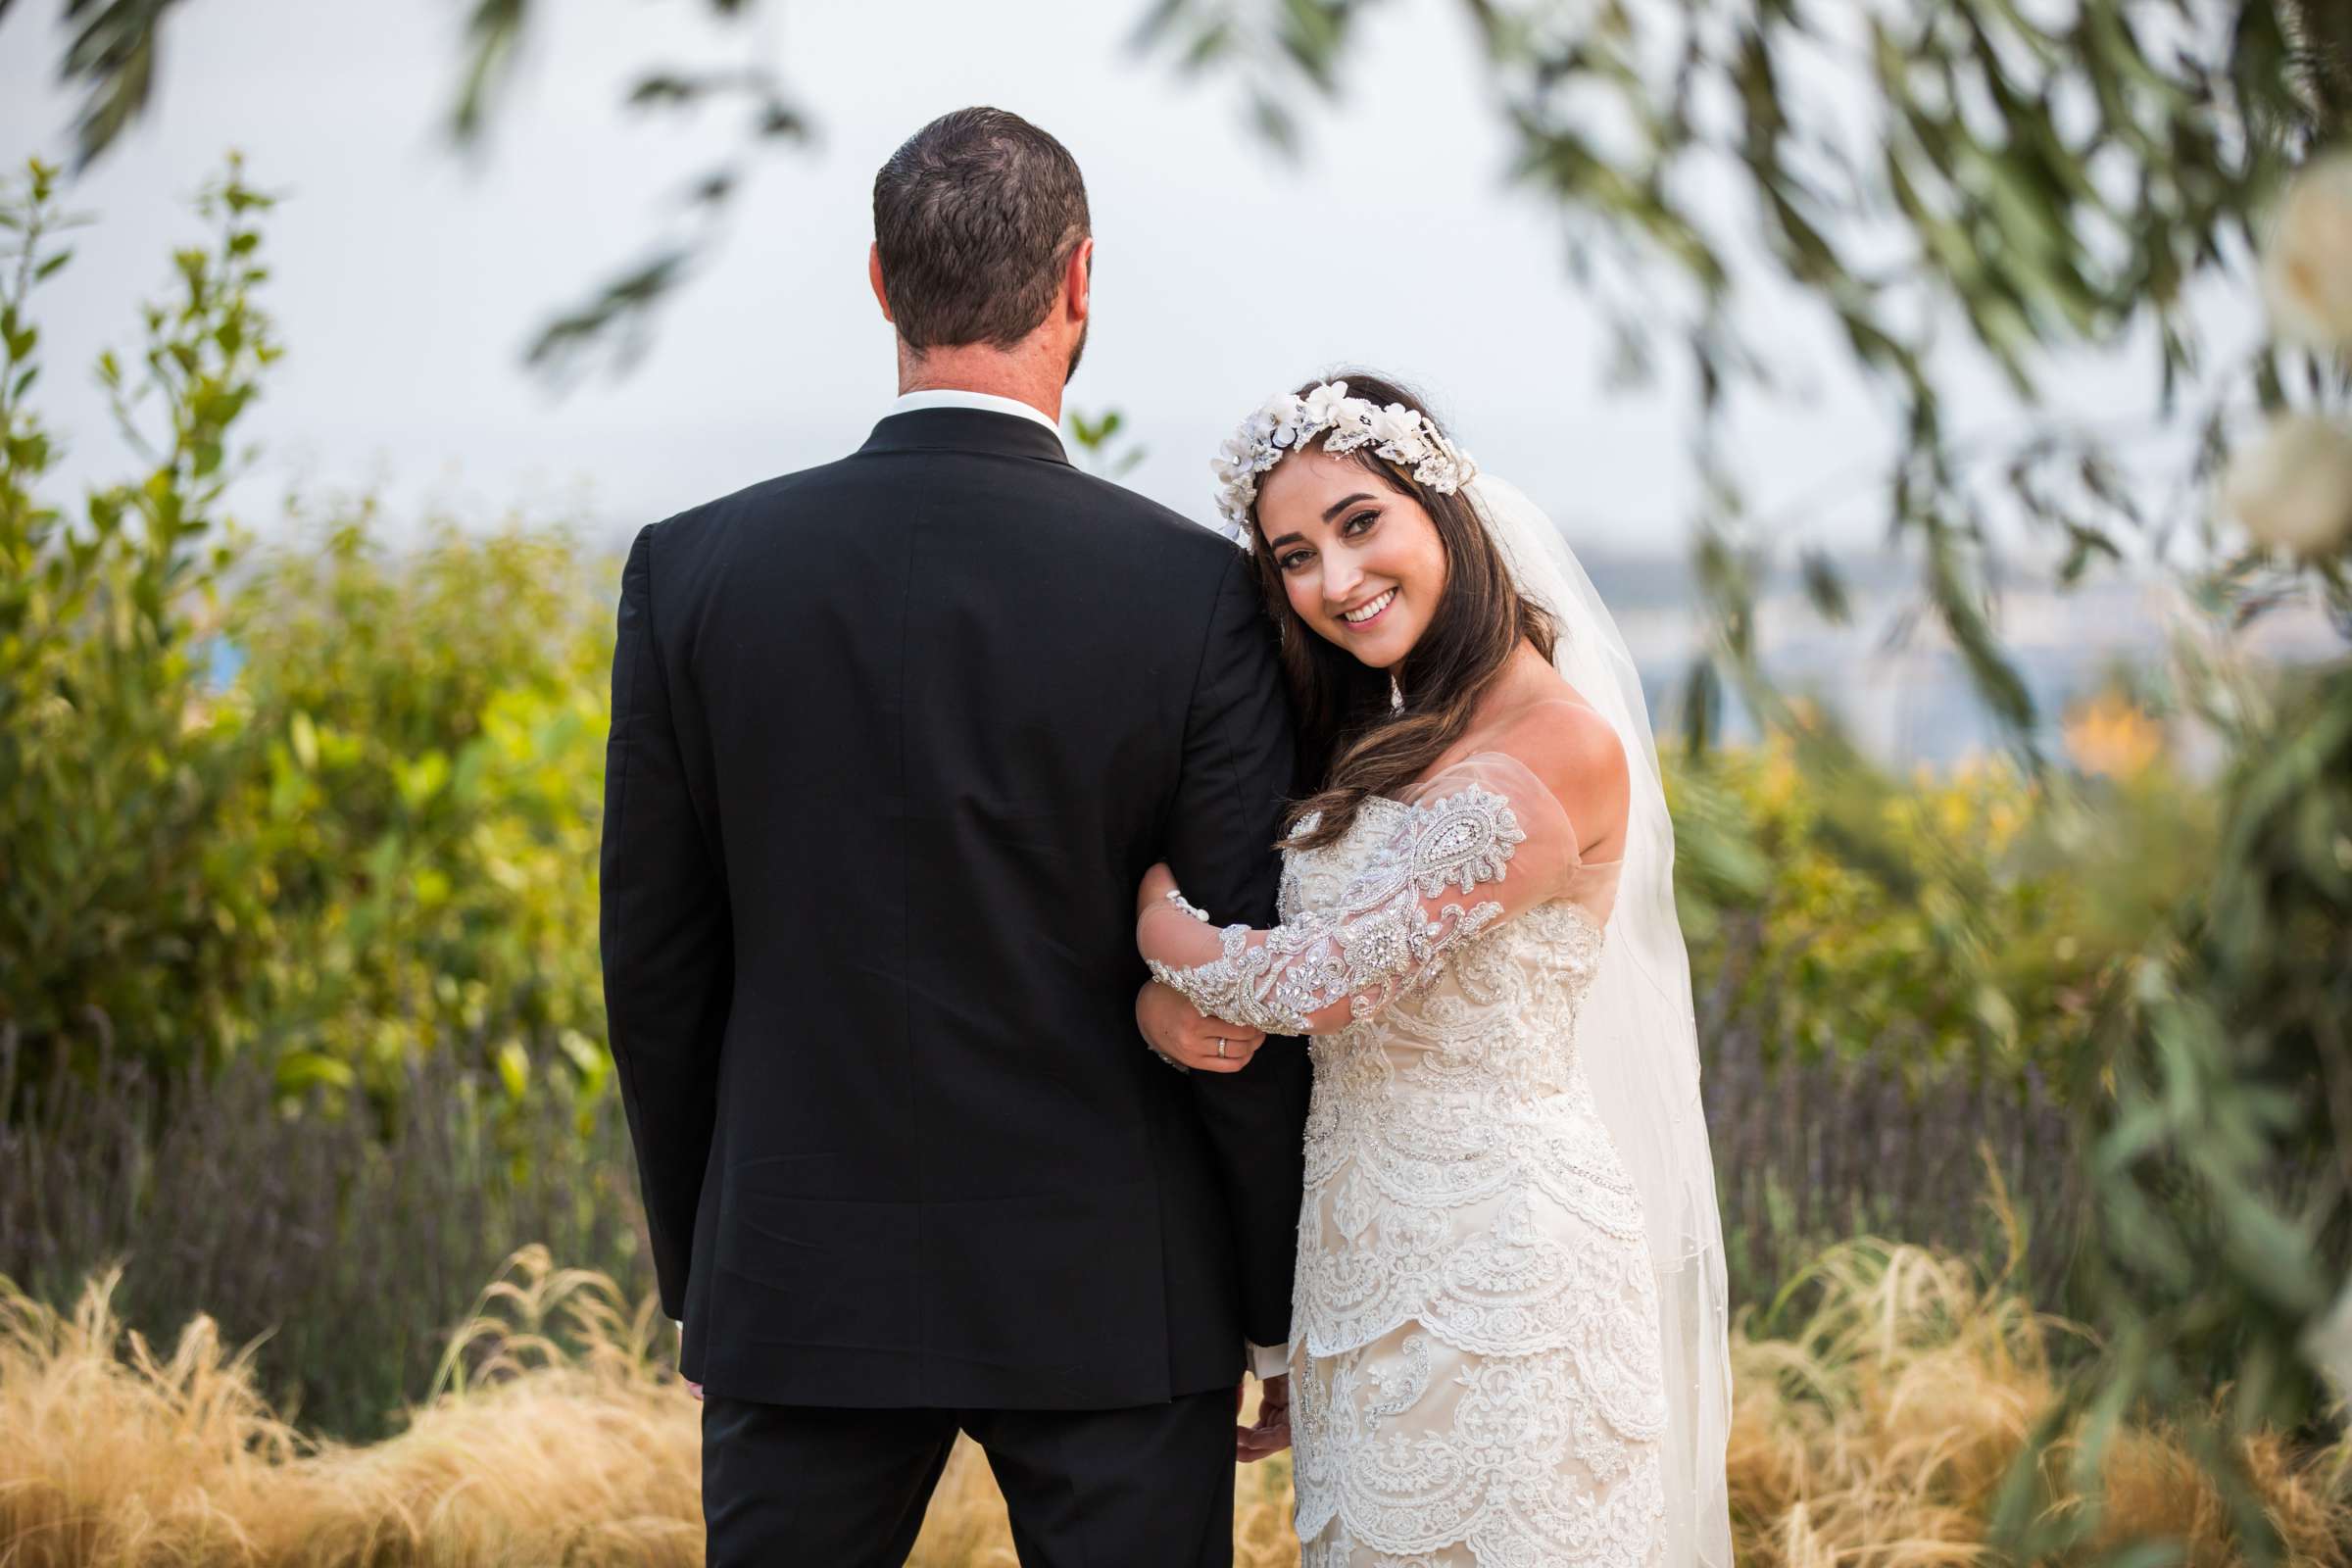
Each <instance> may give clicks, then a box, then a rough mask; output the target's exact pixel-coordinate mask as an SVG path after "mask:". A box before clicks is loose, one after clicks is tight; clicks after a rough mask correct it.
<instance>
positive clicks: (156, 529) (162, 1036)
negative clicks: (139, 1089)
mask: <svg viewBox="0 0 2352 1568" xmlns="http://www.w3.org/2000/svg"><path fill="white" fill-rule="evenodd" d="M268 206H269V201H268V198H266V197H263V196H260V195H258V194H257V193H255V192H254V191H252V190H251V188H250V187H248V186H246V185H245V184H243V183H242V182H241V178H240V176H239V174H238V172H237V171H236V170H235V169H234V167H233V166H232V169H231V172H230V175H229V177H228V179H227V180H226V181H224V182H223V183H222V184H221V185H220V186H218V187H216V188H215V189H213V190H211V191H208V192H207V193H206V195H205V196H204V197H203V198H202V200H201V202H200V208H201V210H202V211H203V212H204V213H205V214H206V215H207V216H209V217H213V218H215V219H217V220H219V221H220V222H221V225H222V227H221V236H220V240H219V243H218V245H217V246H216V248H215V249H214V250H212V251H209V252H208V251H198V250H189V251H183V252H181V253H180V254H179V255H178V256H177V257H176V258H175V267H176V270H177V273H178V277H179V280H180V282H181V285H182V287H183V288H184V291H185V292H184V295H183V297H181V298H179V299H178V300H176V301H174V302H172V303H171V304H168V305H163V306H155V307H150V308H149V309H148V311H147V312H146V315H145V324H146V329H147V333H148V339H149V346H148V349H147V351H146V353H145V354H144V355H143V357H142V361H141V363H142V365H143V367H144V374H143V375H142V376H139V377H136V378H134V377H132V376H130V375H128V374H126V373H125V372H124V371H123V369H122V368H121V367H120V366H119V365H118V363H117V362H116V361H115V359H114V358H113V357H112V356H111V355H110V356H107V357H106V358H104V359H102V361H101V364H100V372H99V373H100V376H101V379H102V380H103V381H104V383H105V384H106V385H107V386H108V387H109V389H110V390H112V391H113V392H114V393H115V394H116V405H117V413H118V417H119V420H120V422H121V425H122V433H123V437H124V439H125V441H126V442H127V444H129V445H130V447H131V448H132V450H133V452H134V453H135V454H137V455H138V456H139V457H140V458H141V459H142V460H143V462H144V463H145V465H146V471H145V476H144V477H143V478H142V479H141V480H140V481H138V482H136V483H127V482H126V483H123V484H119V485H114V486H109V487H104V488H101V489H98V490H95V491H93V492H92V493H91V495H90V497H89V499H88V502H87V509H86V510H87V516H86V520H84V521H83V522H81V523H80V524H79V525H78V526H76V525H74V524H73V523H69V522H68V521H66V519H65V517H64V515H63V514H62V513H61V512H60V511H59V510H58V509H57V508H55V507H51V506H48V505H45V504H44V503H43V502H42V501H41V500H40V497H39V494H38V490H37V486H38V485H39V483H40V481H41V480H42V478H43V476H44V474H45V473H46V472H47V471H48V469H49V468H50V466H51V465H52V464H53V462H54V459H55V452H56V447H55V443H54V441H53V438H52V437H51V435H50V434H49V433H48V432H47V431H46V430H45V429H44V428H43V427H42V425H41V424H40V422H39V420H38V417H37V416H36V415H35V413H34V412H33V410H32V408H31V406H30V405H29V404H28V403H27V401H26V394H27V393H28V392H29V391H30V390H31V389H32V387H33V385H34V383H35V381H36V379H37V375H38V371H39V368H40V367H39V365H38V363H37V360H36V352H37V346H38V341H39V332H38V327H37V325H36V323H35V321H34V319H33V316H32V313H31V312H30V310H29V308H28V307H29V303H30V294H31V291H32V289H33V288H34V287H35V286H37V285H38V284H39V283H41V282H44V281H46V280H47V279H48V278H50V277H53V276H54V275H56V273H57V271H58V270H59V269H60V268H61V267H62V266H63V265H64V264H65V262H66V261H67V260H68V259H69V257H70V253H69V252H67V251H65V250H63V249H61V248H56V247H55V246H54V236H55V235H56V234H57V233H58V231H59V229H60V227H61V223H62V219H61V216H60V214H59V213H58V211H57V208H56V200H55V174H54V172H52V171H50V170H47V169H45V168H43V167H41V166H37V165H36V166H34V167H33V168H32V169H31V170H30V171H29V172H27V174H26V176H25V179H23V180H22V181H19V182H18V183H17V184H15V185H13V186H11V187H9V188H8V189H7V190H6V191H5V192H0V225H5V227H6V229H7V231H9V232H11V233H13V234H14V235H16V236H17V237H18V240H19V248H18V249H17V250H16V251H15V252H14V253H13V254H12V256H11V257H10V260H11V261H12V262H13V263H14V267H13V270H11V272H10V274H9V276H8V278H7V280H6V283H5V287H6V290H7V292H6V293H5V294H0V327H4V328H5V351H6V354H7V368H6V380H5V382H4V383H0V385H4V386H5V388H6V389H7V392H8V396H7V398H6V399H5V401H0V421H5V422H4V424H0V428H5V430H6V433H7V441H6V447H5V459H6V461H5V466H0V954H6V955H7V956H8V962H7V963H6V964H5V966H0V1022H4V1023H6V1024H8V1025H10V1026H11V1027H13V1028H14V1029H15V1030H16V1031H17V1032H18V1033H19V1035H20V1036H21V1037H22V1038H23V1040H24V1042H25V1050H27V1051H28V1052H30V1053H32V1054H35V1055H36V1056H39V1057H43V1058H46V1057H48V1056H52V1055H72V1056H74V1057H76V1058H77V1059H79V1060H81V1061H83V1062H85V1063H86V1062H87V1061H89V1060H90V1059H92V1058H93V1057H94V1056H95V1054H97V1053H99V1052H100V1051H101V1050H103V1049H105V1048H106V1047H107V1046H108V1044H109V1043H110V1041H111V1042H113V1043H115V1044H117V1045H119V1047H120V1049H122V1050H123V1051H125V1052H130V1053H135V1054H142V1055H145V1056H148V1057H150V1058H152V1059H154V1060H156V1061H158V1062H159V1063H162V1064H167V1065H176V1064H179V1063H181V1062H184V1061H188V1060H191V1059H193V1060H197V1061H215V1060H218V1059H219V1058H220V1057H221V1055H223V1054H227V1053H230V1052H236V1051H244V1050H258V1051H260V1052H262V1053H263V1054H265V1057H266V1059H269V1060H271V1061H273V1062H275V1063H276V1064H277V1068H278V1071H279V1074H280V1081H281V1086H282V1087H283V1088H284V1089H286V1090H287V1091H289V1092H294V1091H299V1090H301V1089H302V1088H304V1087H305V1086H307V1085H309V1084H312V1083H319V1084H322V1085H324V1086H326V1087H327V1088H328V1089H329V1090H331V1091H336V1092H340V1091H342V1090H345V1089H349V1088H352V1087H354V1086H358V1087H362V1088H367V1089H371V1090H377V1091H383V1090H386V1089H388V1087H389V1086H390V1085H391V1084H393V1083H394V1082H395V1081H396V1080H397V1078H398V1075H399V1074H400V1072H401V1071H402V1070H403V1065H404V1062H403V1058H404V1056H405V1055H406V1054H408V1053H409V1052H411V1051H413V1050H415V1049H417V1048H418V1047H419V1046H421V1047H423V1048H427V1049H430V1048H434V1047H442V1048H447V1049H451V1050H455V1051H458V1052H460V1053H462V1054H465V1055H466V1058H467V1059H469V1060H475V1059H478V1060H480V1061H483V1062H486V1063H488V1064H490V1065H492V1066H494V1067H495V1068H496V1069H497V1071H498V1073H499V1075H500V1077H501V1078H502V1080H503V1081H504V1082H505V1084H506V1086H507V1088H508V1090H509V1092H510V1094H511V1095H513V1096H515V1097H519V1096H520V1095H521V1094H522V1093H523V1091H524V1088H525V1085H526V1083H527V1081H528V1079H529V1077H530V1075H531V1074H532V1073H533V1072H534V1071H538V1070H542V1069H543V1067H544V1066H545V1065H547V1064H553V1065H554V1066H555V1067H556V1068H557V1070H561V1071H564V1072H565V1073H569V1074H576V1075H584V1076H585V1077H587V1078H588V1079H590V1080H601V1078H602V1076H603V1074H604V1073H605V1072H606V1071H608V1070H609V1059H608V1058H607V1056H606V1055H605V1053H604V1051H603V1049H602V1040H603V1033H604V1026H603V1007H602V1002H601V994H600V980H599V975H598V972H597V965H596V949H595V940H594V936H595V929H596V891H595V879H594V875H593V866H594V862H595V858H596V842H597V820H598V813H599V809H600V805H601V789H602V777H603V765H604V740H605V729H606V723H607V711H606V695H605V690H604V680H605V675H606V672H607V671H608V669H609V667H610V662H611V658H612V627H611V617H610V614H609V613H608V611H607V609H606V604H607V602H608V601H609V599H610V590H611V578H612V573H613V568H612V565H611V564H610V563H602V562H597V561H595V560H593V559H591V558H590V557H588V556H587V555H586V554H584V553H583V552H582V551H581V550H580V549H579V548H578V546H577V543H576V541H574V540H572V539H571V538H570V537H569V536H568V535H567V534H565V533H564V532H562V531H561V530H544V529H540V530H533V529H526V528H522V527H519V526H515V527H510V528H507V529H505V530H504V531H500V532H493V533H487V534H467V533H464V532H461V531H460V530H459V529H457V528H456V527H455V526H453V525H449V524H443V525H441V526H440V527H439V528H438V529H437V531H436V532H435V533H434V534H433V535H432V537H431V538H430V539H429V540H428V542H427V546H426V548H424V549H422V550H420V551H416V552H412V553H409V554H407V555H405V556H402V557H399V558H394V557H392V556H391V555H390V554H389V553H388V552H387V551H385V550H384V549H383V548H382V547H381V546H380V544H378V543H377V542H376V541H375V540H374V539H373V538H372V537H371V535H370V532H369V530H370V526H371V524H372V521H373V519H372V517H371V515H369V513H368V510H367V509H365V508H361V509H358V511H357V515H353V516H350V517H346V518H343V519H341V520H339V521H335V522H332V523H330V524H328V525H326V526H325V527H323V528H322V529H321V530H320V533H321V537H320V539H319V542H317V543H316V544H314V543H312V542H311V541H309V540H308V539H305V538H302V537H301V536H299V535H298V536H297V537H296V540H295V542H293V543H291V544H289V545H285V546H280V547H276V548H272V549H268V550H262V549H257V548H254V547H253V546H252V543H251V541H250V540H249V539H246V538H244V537H243V536H242V535H241V534H239V533H238V532H237V531H236V530H235V529H234V527H233V525H232V524H231V523H230V522H229V520H228V519H227V518H226V517H225V516H223V515H221V512H220V503H221V491H222V488H223V486H224V484H225V482H226V479H227V477H228V473H229V466H228V465H227V464H226V463H225V462H224V460H223V453H224V451H225V449H226V443H227V439H228V431H229V428H230V426H231V424H232V423H233V421H234V420H235V419H236V418H237V417H238V416H239V415H240V414H241V413H242V411H243V410H244V408H245V407H246V405H247V404H248V403H249V402H250V401H251V399H252V398H253V397H254V396H255V395H257V393H258V391H259V387H260V380H259V376H260V373H261V371H262V370H263V368H265V367H266V366H267V365H268V364H269V363H270V361H271V360H272V359H274V358H275V357H276V353H277V349H276V346H275V344H274V342H273V340H272V339H271V337H270V331H269V326H268V321H267V319H266V318H265V317H264V316H263V315H262V314H261V313H260V311H259V309H258V307H257V306H256V305H255V303H254V291H255V290H256V289H257V288H258V286H259V285H260V284H261V283H262V282H263V281H264V280H265V278H266V276H267V272H266V270H265V269H264V268H263V267H262V266H261V264H260V260H259V257H260V245H261V235H260V230H259V228H258V226H257V223H258V220H259V217H260V215H261V214H262V213H264V212H265V211H267V208H268ZM149 403H153V404H157V405H160V410H161V418H160V420H159V421H156V422H161V423H163V424H164V425H165V426H166V433H165V434H164V435H162V436H160V437H158V436H152V435H150V434H149V433H148V432H147V431H145V430H144V429H143V428H142V427H141V424H140V422H139V418H140V415H141V413H142V408H143V405H146V404H149ZM232 574H233V575H234V576H235V577H236V578H237V579H238V580H237V582H236V584H235V586H234V587H233V588H231V587H230V586H229V583H228V579H229V577H230V576H231V575H232ZM232 664H233V666H234V668H233V670H230V669H227V668H225V667H224V666H229V665H232ZM583 868H588V869H586V870H583Z"/></svg>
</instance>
